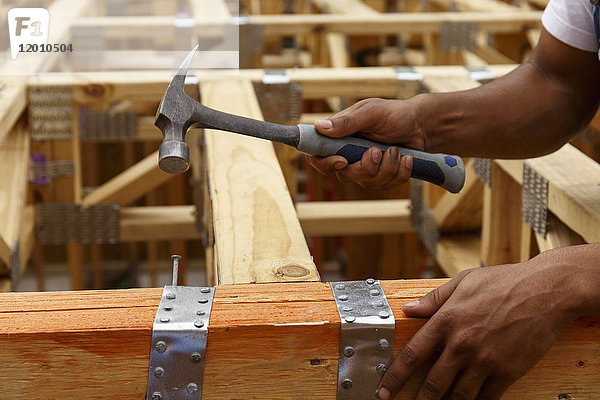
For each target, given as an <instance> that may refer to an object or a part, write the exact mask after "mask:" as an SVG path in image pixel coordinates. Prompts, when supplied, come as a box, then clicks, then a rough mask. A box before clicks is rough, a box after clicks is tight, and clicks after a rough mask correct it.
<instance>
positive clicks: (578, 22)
mask: <svg viewBox="0 0 600 400" xmlns="http://www.w3.org/2000/svg"><path fill="white" fill-rule="evenodd" d="M592 10H593V7H592V5H591V4H590V2H589V0H550V2H549V3H548V6H547V7H546V10H544V14H543V15H542V24H543V25H544V28H546V30H547V31H548V32H550V34H552V36H554V37H556V38H557V39H558V40H560V41H561V42H564V43H566V44H568V45H570V46H573V47H575V48H578V49H580V50H585V51H598V41H597V40H596V35H595V33H594V17H593V15H592Z"/></svg>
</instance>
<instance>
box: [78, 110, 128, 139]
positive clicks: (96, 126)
mask: <svg viewBox="0 0 600 400" xmlns="http://www.w3.org/2000/svg"><path fill="white" fill-rule="evenodd" d="M79 120H80V126H81V141H84V142H85V141H96V142H112V141H125V140H132V139H135V138H136V137H137V135H138V115H137V113H136V112H135V111H134V110H119V109H118V107H115V108H111V109H108V110H89V109H85V108H82V109H80V111H79Z"/></svg>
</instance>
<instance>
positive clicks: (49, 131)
mask: <svg viewBox="0 0 600 400" xmlns="http://www.w3.org/2000/svg"><path fill="white" fill-rule="evenodd" d="M72 103H73V90H72V88H71V87H70V86H31V87H30V88H29V107H28V118H29V131H30V132H31V137H32V138H33V139H35V140H60V139H71V137H72V136H73V115H72V114H73V108H72Z"/></svg>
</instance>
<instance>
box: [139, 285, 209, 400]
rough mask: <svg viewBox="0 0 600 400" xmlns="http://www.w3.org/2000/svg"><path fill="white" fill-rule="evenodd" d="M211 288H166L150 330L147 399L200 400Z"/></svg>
mask: <svg viewBox="0 0 600 400" xmlns="http://www.w3.org/2000/svg"><path fill="white" fill-rule="evenodd" d="M214 293H215V289H214V288H208V287H203V288H198V287H187V286H173V285H167V286H165V288H164V291H163V295H162V298H161V300H160V305H159V308H158V312H157V313H156V318H155V320H154V326H153V329H152V348H151V350H150V368H149V372H148V392H147V393H148V399H151V400H176V399H186V400H189V399H194V400H198V399H201V398H202V381H203V379H204V360H205V356H206V339H207V337H208V321H209V318H210V311H211V307H212V302H213V297H214Z"/></svg>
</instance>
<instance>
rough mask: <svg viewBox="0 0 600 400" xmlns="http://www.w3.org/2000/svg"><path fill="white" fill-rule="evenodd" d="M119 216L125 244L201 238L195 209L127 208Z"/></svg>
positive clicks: (188, 207) (189, 207)
mask: <svg viewBox="0 0 600 400" xmlns="http://www.w3.org/2000/svg"><path fill="white" fill-rule="evenodd" d="M119 217H120V218H119V229H120V232H119V234H120V236H119V241H121V242H146V241H152V240H191V239H200V232H199V231H198V228H197V225H196V207H195V206H147V207H126V208H122V209H121V212H120V215H119Z"/></svg>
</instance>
